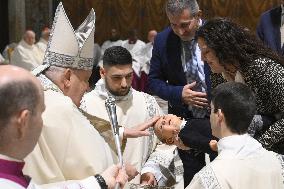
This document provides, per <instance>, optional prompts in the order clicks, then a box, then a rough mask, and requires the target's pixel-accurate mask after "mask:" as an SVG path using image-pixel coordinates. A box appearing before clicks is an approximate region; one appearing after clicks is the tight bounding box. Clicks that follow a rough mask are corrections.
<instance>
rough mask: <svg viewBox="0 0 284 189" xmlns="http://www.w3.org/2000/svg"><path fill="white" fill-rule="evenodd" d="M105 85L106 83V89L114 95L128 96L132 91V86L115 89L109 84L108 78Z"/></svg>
mask: <svg viewBox="0 0 284 189" xmlns="http://www.w3.org/2000/svg"><path fill="white" fill-rule="evenodd" d="M105 85H106V89H107V90H108V92H110V93H111V94H112V95H114V96H126V95H127V94H128V93H129V91H130V86H127V87H126V88H119V90H113V89H112V88H111V87H110V86H109V84H108V82H107V80H105Z"/></svg>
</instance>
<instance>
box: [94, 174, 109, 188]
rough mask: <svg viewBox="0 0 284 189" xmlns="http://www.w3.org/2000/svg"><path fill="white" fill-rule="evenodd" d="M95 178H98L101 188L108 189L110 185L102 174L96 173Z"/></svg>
mask: <svg viewBox="0 0 284 189" xmlns="http://www.w3.org/2000/svg"><path fill="white" fill-rule="evenodd" d="M95 178H96V179H97V181H98V183H99V185H100V187H101V189H108V185H107V184H106V181H105V179H104V178H103V177H102V176H101V175H99V174H96V175H95Z"/></svg>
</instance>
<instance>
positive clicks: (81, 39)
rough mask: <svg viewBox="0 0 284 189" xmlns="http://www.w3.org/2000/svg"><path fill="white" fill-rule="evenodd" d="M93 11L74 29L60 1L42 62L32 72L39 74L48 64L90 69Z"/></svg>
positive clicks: (91, 66) (92, 41)
mask: <svg viewBox="0 0 284 189" xmlns="http://www.w3.org/2000/svg"><path fill="white" fill-rule="evenodd" d="M94 32H95V12H94V10H93V9H92V10H91V12H90V14H89V15H88V16H87V18H86V19H85V21H84V22H83V23H82V24H81V25H80V26H79V27H78V29H77V30H76V31H74V29H73V27H72V25H71V23H70V21H69V19H68V17H67V15H66V13H65V10H64V8H63V5H62V3H61V2H60V3H59V5H58V6H57V9H56V12H55V16H54V21H53V25H52V29H51V32H50V37H49V40H48V45H47V50H46V52H45V55H44V60H43V64H42V65H41V66H39V67H37V68H35V69H34V70H33V71H32V73H33V74H34V75H36V76H37V75H39V74H40V73H42V72H43V71H44V70H46V69H47V68H49V67H50V66H52V65H54V66H59V67H65V68H75V69H80V70H92V68H93V58H94Z"/></svg>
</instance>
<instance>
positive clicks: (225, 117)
mask: <svg viewBox="0 0 284 189" xmlns="http://www.w3.org/2000/svg"><path fill="white" fill-rule="evenodd" d="M255 107H256V105H255V98H254V95H253V93H252V91H251V90H250V89H249V88H248V87H247V86H246V85H244V84H242V83H237V82H227V83H224V84H221V85H219V86H218V87H217V88H216V89H215V91H213V94H212V101H211V115H210V121H211V128H212V134H213V135H215V136H216V137H218V138H220V140H219V141H218V143H217V146H218V156H217V157H216V159H215V160H214V161H212V162H211V163H210V164H208V165H207V166H205V167H204V168H203V169H202V170H201V171H199V172H198V173H197V174H196V175H195V176H194V178H193V180H192V181H191V183H190V184H189V186H188V187H187V189H211V188H212V189H213V188H214V189H235V188H242V189H251V188H257V189H267V188H284V174H283V173H284V157H283V156H282V155H279V154H276V153H274V152H271V151H267V150H266V149H264V148H263V147H262V146H261V144H260V143H259V142H258V141H257V140H255V139H253V138H252V137H251V136H249V135H248V134H247V129H248V127H249V125H250V123H251V121H252V119H253V116H254V114H255V110H256V108H255Z"/></svg>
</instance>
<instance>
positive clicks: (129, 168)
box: [124, 163, 139, 181]
mask: <svg viewBox="0 0 284 189" xmlns="http://www.w3.org/2000/svg"><path fill="white" fill-rule="evenodd" d="M124 167H125V171H126V174H127V176H128V181H131V180H132V179H134V178H135V177H136V176H137V175H138V174H139V172H138V171H137V169H136V168H135V167H134V166H133V165H131V164H129V163H125V165H124Z"/></svg>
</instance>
